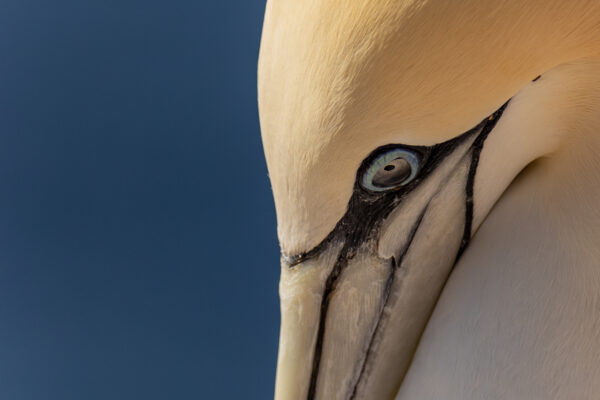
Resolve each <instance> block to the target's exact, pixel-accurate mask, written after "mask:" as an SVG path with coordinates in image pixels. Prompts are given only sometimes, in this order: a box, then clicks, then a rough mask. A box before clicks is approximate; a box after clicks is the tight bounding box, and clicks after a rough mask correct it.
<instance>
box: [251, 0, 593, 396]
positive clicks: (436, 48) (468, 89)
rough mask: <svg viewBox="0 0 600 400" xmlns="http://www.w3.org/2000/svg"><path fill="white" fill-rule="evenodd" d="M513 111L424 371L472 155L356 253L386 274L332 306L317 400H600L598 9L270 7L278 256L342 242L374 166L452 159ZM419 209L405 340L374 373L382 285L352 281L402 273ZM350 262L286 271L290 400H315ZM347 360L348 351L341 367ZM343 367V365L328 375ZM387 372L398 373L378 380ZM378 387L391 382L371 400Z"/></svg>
mask: <svg viewBox="0 0 600 400" xmlns="http://www.w3.org/2000/svg"><path fill="white" fill-rule="evenodd" d="M538 75H542V77H541V79H539V81H536V82H534V83H532V82H531V81H532V79H534V78H535V77H536V76H538ZM509 98H512V100H511V102H510V104H509V105H508V107H507V109H506V111H505V113H504V115H503V117H502V118H501V119H500V121H499V122H498V124H497V126H496V127H495V128H494V130H493V131H492V133H491V134H490V136H489V138H488V139H487V140H486V142H485V146H484V147H483V150H482V152H481V156H480V160H479V165H478V167H477V173H476V175H475V184H474V187H473V189H474V196H473V198H474V199H473V201H474V213H473V227H474V228H475V229H476V228H477V227H479V226H480V225H481V228H480V230H479V232H478V233H477V234H475V235H474V237H473V241H472V243H471V245H470V247H469V248H468V249H467V251H466V252H465V253H464V254H463V256H462V257H461V258H460V260H459V262H458V264H457V265H456V268H455V269H454V272H453V273H452V275H451V276H450V278H449V280H448V283H447V284H446V286H445V289H444V293H443V294H442V297H441V298H440V301H439V302H438V303H437V305H436V306H435V311H434V312H433V315H432V316H431V320H430V322H429V324H428V328H427V329H426V330H425V333H424V335H423V337H422V338H421V341H420V344H419V348H418V350H417V353H416V356H415V358H414V360H413V362H412V363H411V362H410V355H411V354H412V352H413V351H414V348H415V347H416V344H417V342H416V341H417V340H418V338H419V336H420V335H421V334H422V333H423V329H424V327H425V323H426V321H427V319H428V318H429V316H430V315H431V310H432V308H433V306H434V305H435V301H436V299H437V294H438V293H439V291H440V290H441V288H442V287H443V286H444V284H445V282H446V277H447V276H448V274H449V273H450V272H449V271H450V270H449V268H451V267H452V264H453V261H454V260H453V259H452V256H451V254H454V252H455V249H456V248H457V246H458V243H459V242H457V240H458V241H459V240H460V237H459V234H460V229H462V226H463V225H462V224H463V221H462V220H461V219H460V218H459V217H458V216H460V215H462V214H461V212H462V211H461V209H459V208H456V207H458V205H459V204H462V203H461V202H462V201H463V200H462V197H461V196H464V194H463V193H462V192H461V191H460V190H459V189H460V187H461V185H464V179H465V178H464V177H465V176H466V172H465V171H466V170H467V169H468V163H467V161H468V160H467V159H466V158H464V157H466V155H463V154H470V153H468V150H466V148H465V150H464V152H467V153H461V152H457V153H455V156H453V157H454V158H452V157H450V158H448V161H447V162H445V163H443V164H442V165H441V166H440V167H439V170H437V171H436V174H437V175H434V176H433V177H432V178H430V179H428V180H427V181H426V182H425V183H424V184H423V185H421V186H420V187H419V189H418V190H419V191H420V192H419V191H416V192H415V194H414V195H413V196H412V197H410V198H408V199H406V201H405V203H406V204H400V205H399V206H398V208H397V209H396V210H395V211H394V212H392V213H391V214H390V217H388V218H387V219H386V220H385V222H384V223H383V225H382V226H383V228H382V233H381V235H380V236H379V237H378V239H377V240H376V242H374V243H365V245H364V246H363V250H360V251H363V252H364V251H367V250H368V251H371V252H373V251H375V252H376V255H371V256H364V257H363V256H360V257H363V258H360V257H359V259H360V260H361V261H360V263H359V261H356V260H354V261H351V262H350V264H349V266H348V269H347V271H348V272H347V273H346V275H347V276H346V275H344V276H343V279H345V280H344V281H342V283H340V285H339V286H338V287H336V288H334V291H333V292H332V295H331V296H332V301H331V305H330V307H331V309H332V310H334V311H335V310H337V311H335V312H333V311H332V312H330V313H329V314H328V316H327V318H329V320H328V321H329V322H328V324H329V325H327V326H328V328H327V329H328V330H327V332H328V333H325V335H324V343H325V344H324V349H323V362H322V368H321V371H320V372H319V375H318V376H319V377H320V378H319V379H320V380H318V381H317V384H316V389H315V390H316V392H315V393H316V394H315V395H314V396H316V397H315V398H346V397H348V396H349V393H350V392H348V391H347V389H345V388H344V390H341V389H340V390H339V391H336V390H337V389H336V388H337V387H342V386H345V385H350V386H352V385H354V386H355V387H356V389H355V391H354V394H353V395H354V396H356V397H357V398H391V397H390V396H392V397H393V396H394V395H395V392H396V391H397V390H398V388H400V391H399V394H398V398H401V399H425V398H444V399H466V400H467V399H480V398H490V399H504V398H507V399H508V398H510V399H520V398H522V399H536V398H540V399H542V398H544V399H562V398H596V397H598V396H600V384H597V383H596V382H600V354H599V353H600V350H596V349H600V328H599V326H600V308H599V307H598V304H600V300H599V297H598V296H599V295H598V293H600V278H599V273H598V272H597V271H600V251H599V248H600V229H599V228H597V227H598V226H600V216H599V209H600V189H598V188H600V132H598V131H599V130H600V3H599V2H597V1H595V0H593V1H582V0H577V1H570V2H566V1H557V0H550V1H527V2H524V1H520V0H507V1H501V2H494V1H476V0H424V1H416V0H415V1H386V0H366V1H361V2H353V3H351V4H350V3H343V2H338V1H333V0H307V1H303V2H297V1H291V0H269V2H268V4H267V10H266V15H265V27H264V32H263V40H262V45H261V53H260V63H259V105H260V113H261V126H262V130H263V142H264V147H265V154H266V158H267V164H268V167H269V175H270V178H271V182H272V186H273V193H274V198H275V205H276V210H277V217H278V233H279V239H280V242H281V247H282V252H283V254H284V255H294V254H299V253H302V252H306V251H309V250H311V249H313V248H314V247H315V246H317V245H318V244H319V243H321V242H322V241H323V240H324V239H325V238H326V237H327V235H328V234H329V233H330V232H332V231H333V230H334V228H335V227H336V224H337V223H338V221H340V219H341V218H342V217H343V216H344V215H345V213H346V212H347V211H348V202H349V199H350V198H351V196H352V193H353V190H354V183H355V179H356V174H357V170H358V168H359V167H360V165H361V163H362V162H363V160H364V159H365V157H367V156H368V155H369V154H370V153H371V152H372V151H373V150H374V149H376V148H378V147H379V146H382V145H387V144H390V143H400V144H406V145H423V146H430V145H434V144H436V143H441V142H444V141H447V140H449V139H451V138H454V137H457V136H459V135H460V134H462V133H463V132H465V131H467V130H469V129H470V128H472V127H473V126H475V125H476V124H477V123H478V122H479V121H480V120H482V119H483V118H485V117H486V116H487V115H489V114H491V113H492V112H493V111H494V110H496V109H497V108H498V107H499V106H500V105H502V104H503V103H504V102H505V101H506V100H507V99H509ZM469 145H470V144H469ZM461 151H463V150H461ZM535 160H538V161H536V163H535V164H533V165H531V166H530V167H528V171H529V172H527V173H526V174H524V175H523V176H521V177H520V178H519V179H518V180H517V181H516V182H515V183H513V184H511V181H512V180H513V179H514V177H515V176H516V175H517V174H518V173H519V172H520V171H522V170H523V169H524V168H525V167H526V166H527V165H528V164H530V163H531V162H533V161H535ZM444 171H447V172H444ZM461 171H462V172H461ZM505 192H506V194H505V195H504V196H503V193H505ZM502 196H503V197H502ZM425 198H427V199H432V200H431V201H430V202H429V203H428V204H433V206H429V208H427V206H426V208H425V209H426V210H428V211H427V214H425V217H424V220H423V224H422V227H420V228H419V231H418V232H417V233H416V236H415V239H414V243H415V244H414V245H412V248H411V251H410V252H408V253H407V254H406V259H405V260H404V262H405V263H406V264H407V265H408V267H407V268H406V271H407V272H406V276H404V277H400V278H401V279H400V281H401V282H403V283H404V285H403V286H402V291H400V289H398V290H399V291H398V293H400V294H398V295H397V296H399V297H398V299H399V300H398V301H397V304H396V305H394V306H393V307H392V306H390V305H387V303H386V306H385V307H384V309H383V314H382V315H388V314H389V315H390V316H388V317H386V318H388V320H393V319H394V318H397V319H398V322H397V323H396V325H395V326H396V328H394V329H396V330H394V329H390V332H396V335H400V336H402V337H391V338H390V335H391V333H388V336H385V335H384V334H382V335H381V337H379V336H377V340H375V341H374V342H373V343H374V345H373V347H372V349H379V352H376V354H375V355H377V357H375V358H374V360H375V361H372V362H370V361H365V358H364V357H365V355H364V351H365V350H364V348H365V346H364V345H363V344H361V343H363V342H365V341H366V340H367V339H365V338H368V337H369V335H373V331H372V328H368V327H367V326H371V325H370V324H371V322H370V321H371V319H370V318H371V316H372V315H374V314H373V313H375V314H376V313H377V306H376V304H379V303H378V302H377V301H379V300H377V299H379V297H374V296H376V295H375V294H376V293H378V292H377V290H379V289H373V288H372V287H370V286H369V287H367V286H366V285H365V284H364V283H365V282H373V285H375V286H374V287H379V286H381V285H380V283H377V282H379V281H378V279H383V276H384V275H383V273H382V274H378V273H377V272H373V273H372V275H370V276H371V277H370V278H368V279H367V278H366V276H367V275H360V274H366V273H367V272H364V270H365V268H366V267H365V268H362V267H361V265H364V264H365V263H367V264H368V265H371V266H372V265H384V264H380V263H382V262H383V261H382V260H388V259H389V257H391V256H394V255H398V254H397V251H398V248H396V247H395V246H394V243H395V242H396V241H397V242H398V243H399V244H400V243H403V241H406V237H407V235H408V231H407V230H406V226H408V225H411V224H412V223H413V220H414V218H415V215H416V214H418V210H420V209H421V208H422V207H423V204H421V200H422V199H425ZM498 199H501V200H500V202H499V203H498V204H497V205H496V206H495V207H494V204H495V203H496V202H497V201H498ZM428 201H429V200H428ZM455 206H456V207H455ZM492 207H494V208H493V209H492ZM490 210H492V211H491V214H490V216H489V217H487V215H488V212H490ZM486 217H487V218H486ZM436 226H438V227H440V228H439V229H441V227H445V228H444V229H446V231H444V232H442V231H439V230H438V231H436ZM452 229H454V230H455V231H453V230H452ZM475 229H474V230H473V232H474V231H475ZM340 246H341V245H338V247H336V248H335V249H332V250H331V251H329V250H328V252H326V253H324V254H322V255H321V256H319V257H318V258H317V259H313V260H308V261H307V262H305V263H303V264H301V265H299V267H301V268H297V269H295V270H291V269H290V267H289V265H287V264H286V262H283V265H282V271H283V272H282V286H281V287H280V291H281V295H282V333H281V342H280V359H279V367H278V387H277V391H276V397H277V398H279V399H288V398H289V399H296V398H306V396H307V393H308V389H307V386H308V380H309V378H310V373H311V372H310V369H311V365H312V361H311V360H312V359H311V357H310V356H309V355H307V354H308V353H310V351H312V349H313V348H314V346H316V344H315V343H316V342H315V341H316V326H317V325H318V313H319V310H322V301H323V297H322V296H323V290H324V286H325V280H326V277H327V275H328V274H329V273H331V270H332V268H333V267H332V266H333V263H334V260H335V258H336V254H337V252H339V251H340ZM365 249H366V250H365ZM360 254H363V253H360ZM370 254H371V253H370ZM444 257H445V258H444ZM368 260H371V261H368ZM361 263H362V264H361ZM413 266H414V267H413ZM419 267H421V270H419ZM436 268H437V269H436ZM352 271H357V272H356V274H358V275H355V276H353V275H352V274H353V272H352ZM373 271H375V270H373ZM411 271H412V272H411ZM428 271H431V272H428ZM411 274H412V275H411ZM427 274H430V275H427ZM369 279H371V280H369ZM402 279H404V281H402ZM410 282H413V283H412V286H410V287H408V288H407V286H409V285H408V284H409V283H410ZM342 288H346V289H342ZM411 288H414V289H415V290H413V292H411ZM416 288H419V289H418V290H416ZM336 290H337V292H336ZM369 290H371V291H372V292H369ZM342 293H345V294H343V296H342ZM393 293H396V292H392V298H393V299H392V300H394V299H396V298H395V297H394V294H393ZM403 296H404V297H403ZM419 296H421V297H419ZM342 297H344V299H345V300H342ZM338 298H339V300H338ZM376 300H377V301H376ZM336 301H339V303H338V302H336ZM371 303H372V304H373V305H372V306H368V304H371ZM403 304H404V306H403ZM363 307H364V310H363V311H361V312H363V313H364V317H363V319H361V318H358V320H357V321H356V322H354V323H355V324H359V322H361V321H362V323H364V324H365V327H361V328H360V329H359V328H358V325H356V326H357V328H356V332H367V333H360V334H359V333H356V334H355V333H354V332H353V329H352V325H348V326H347V327H344V326H343V324H344V323H346V322H347V321H348V320H352V318H353V317H356V312H357V311H356V310H359V309H360V310H362V309H363ZM394 307H395V308H394ZM553 310H554V311H555V313H556V314H553V312H554V311H553ZM538 315H539V317H538ZM373 318H375V317H373ZM375 320H377V318H375V319H373V321H375ZM332 321H337V322H332ZM386 321H387V320H386ZM407 321H410V322H407ZM388 323H389V322H388ZM389 324H392V325H393V323H389ZM334 325H335V326H334ZM336 329H337V330H336ZM365 329H366V331H365ZM369 329H371V330H369ZM344 332H347V337H344V335H343V333H344ZM400 332H402V333H400ZM344 341H348V343H353V344H352V345H350V344H348V346H349V347H348V348H347V349H346V350H345V351H344V343H345V342H344ZM394 341H396V342H398V343H394ZM300 342H302V343H303V344H299V343H300ZM336 346H339V347H336ZM334 348H338V350H336V351H335V352H337V353H340V352H346V353H347V358H346V361H344V362H343V363H340V362H339V360H338V361H335V360H336V359H335V357H336V356H335V354H333V353H332V354H329V353H328V349H334ZM372 349H371V350H370V351H371V352H373V351H375V350H372ZM382 349H383V350H382ZM335 352H334V353H335ZM383 353H389V354H397V356H396V358H399V359H402V360H403V361H402V362H399V361H398V362H397V361H393V360H392V361H385V360H383V361H377V360H378V359H379V360H382V359H385V358H386V357H385V356H384V355H382V356H380V355H379V354H383ZM369 354H370V353H369ZM369 357H370V356H367V359H368V360H370V359H369ZM373 357H374V356H373ZM349 363H358V364H360V363H365V367H364V368H363V369H364V371H363V372H360V371H359V370H360V368H358V369H357V368H354V369H352V368H349V369H348V370H347V371H346V370H345V369H344V368H345V365H346V364H349ZM378 363H379V364H378ZM386 363H387V364H386ZM300 364H302V365H300ZM340 364H343V367H342V366H340V367H339V369H338V367H336V365H340ZM358 364H357V365H358ZM383 365H386V368H383V367H380V366H383ZM391 365H397V368H395V369H394V368H390V367H389V366H391ZM409 365H410V369H409V372H408V374H407V375H406V379H404V380H402V378H403V376H404V372H405V370H406V368H407V367H408V366H409ZM378 367H380V368H381V369H385V371H383V370H382V371H379V372H378V369H377V368H378ZM390 369H391V370H392V371H391V372H390ZM365 371H366V372H365ZM369 374H371V375H369ZM370 376H373V377H374V378H373V379H374V380H373V382H390V381H393V382H392V383H391V384H390V385H389V387H387V386H386V384H380V383H377V384H375V383H373V384H370V383H369V382H370V380H369V379H370ZM326 377H329V378H326ZM400 383H402V385H401V386H400ZM308 396H309V397H310V394H308ZM372 396H375V397H372Z"/></svg>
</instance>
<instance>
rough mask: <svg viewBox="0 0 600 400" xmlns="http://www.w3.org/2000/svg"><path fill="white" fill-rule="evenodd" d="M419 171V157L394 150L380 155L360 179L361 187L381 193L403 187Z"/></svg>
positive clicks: (400, 150) (405, 151)
mask: <svg viewBox="0 0 600 400" xmlns="http://www.w3.org/2000/svg"><path fill="white" fill-rule="evenodd" d="M418 170H419V157H418V156H417V155H416V154H415V153H413V152H411V151H408V150H404V149H394V150H390V151H387V152H385V153H383V154H380V155H379V156H378V157H377V158H376V159H375V160H373V162H372V163H371V165H370V166H369V168H368V169H367V171H366V172H365V174H364V175H363V177H362V180H361V186H362V187H363V188H365V189H367V190H370V191H372V192H383V191H386V190H390V189H395V188H397V187H399V186H404V185H406V184H407V183H409V182H410V181H412V180H413V179H414V178H415V176H416V175H417V172H418Z"/></svg>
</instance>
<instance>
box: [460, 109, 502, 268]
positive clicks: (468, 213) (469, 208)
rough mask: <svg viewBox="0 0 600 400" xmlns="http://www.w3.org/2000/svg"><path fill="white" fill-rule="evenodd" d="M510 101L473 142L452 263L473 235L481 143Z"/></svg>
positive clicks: (499, 110) (492, 116)
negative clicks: (462, 222) (459, 236)
mask: <svg viewBox="0 0 600 400" xmlns="http://www.w3.org/2000/svg"><path fill="white" fill-rule="evenodd" d="M509 102H510V99H509V100H508V101H507V102H506V103H504V104H503V105H502V107H500V108H499V109H498V110H497V111H496V112H495V113H493V114H492V115H491V116H490V117H489V119H488V122H487V123H486V124H485V126H484V127H483V129H482V130H481V133H480V134H479V136H477V139H475V141H474V142H473V145H472V149H473V150H472V152H473V154H472V156H471V166H470V168H469V176H468V178H467V185H466V187H465V192H466V204H465V230H464V231H463V237H462V240H461V243H460V249H459V250H458V253H457V255H456V259H455V260H454V264H455V265H456V262H457V261H458V259H459V258H460V256H462V254H463V252H464V251H465V249H466V248H467V246H468V245H469V243H470V242H471V236H472V235H473V232H472V231H473V187H474V185H475V174H476V173H477V166H478V165H479V156H480V155H481V151H482V150H483V144H484V142H485V140H486V139H487V138H488V136H489V134H490V132H491V131H492V129H494V127H495V126H496V124H497V123H498V121H499V120H500V117H502V113H504V109H506V106H507V105H508V103H509Z"/></svg>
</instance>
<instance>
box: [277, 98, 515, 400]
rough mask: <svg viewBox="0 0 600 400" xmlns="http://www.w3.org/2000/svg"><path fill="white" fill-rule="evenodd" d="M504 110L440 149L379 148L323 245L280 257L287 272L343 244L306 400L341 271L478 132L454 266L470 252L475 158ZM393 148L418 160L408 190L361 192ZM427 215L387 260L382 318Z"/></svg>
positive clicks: (324, 304)
mask: <svg viewBox="0 0 600 400" xmlns="http://www.w3.org/2000/svg"><path fill="white" fill-rule="evenodd" d="M509 101H510V100H509ZM507 105H508V101H507V102H506V103H504V104H503V105H502V106H501V107H500V108H499V109H498V110H497V111H496V112H494V113H493V114H492V115H491V116H489V117H488V118H486V119H485V120H483V121H482V122H480V123H479V124H478V125H477V126H476V127H474V128H473V129H470V130H469V131H467V132H465V133H463V134H462V135H460V136H458V137H456V138H454V139H451V140H449V141H446V142H443V143H439V144H436V145H433V146H429V147H428V146H407V145H400V144H389V145H385V146H381V147H379V148H377V149H376V150H375V151H373V152H372V153H371V154H370V155H369V156H368V157H367V158H366V159H365V160H364V161H363V163H362V164H361V166H360V168H359V169H358V172H357V175H356V180H355V184H354V191H353V194H352V197H351V198H350V201H349V202H348V208H347V211H346V213H345V214H344V216H343V217H342V218H341V219H340V220H339V221H338V223H337V224H336V226H335V228H334V229H333V231H331V232H330V233H329V235H327V237H326V238H325V239H324V240H323V241H322V242H321V243H319V244H318V245H317V246H315V247H314V248H313V249H311V250H310V251H308V252H305V253H301V254H298V255H293V256H287V255H284V256H283V258H284V260H285V262H286V263H287V264H288V267H289V268H294V267H295V266H297V265H299V264H301V263H302V262H304V261H306V260H308V259H310V258H314V257H316V256H318V255H319V254H320V253H321V252H322V251H323V250H324V249H325V248H327V247H329V245H330V244H331V243H334V242H335V243H339V242H343V246H342V249H341V250H340V252H339V255H338V258H337V260H336V263H335V265H334V267H333V269H332V270H331V272H330V274H329V276H328V277H327V280H326V282H325V291H324V293H323V297H322V299H321V308H320V318H319V327H318V331H317V340H316V344H315V349H314V356H313V366H312V373H311V377H310V383H309V389H308V396H307V399H308V400H314V398H315V395H316V389H317V378H318V375H319V366H320V362H321V353H322V348H323V338H324V334H325V321H326V319H327V311H328V308H329V301H330V299H331V295H332V293H333V292H334V291H335V288H336V284H337V281H338V279H339V277H340V275H341V273H342V271H343V270H344V269H345V267H346V266H347V265H348V261H349V260H351V259H352V258H353V257H354V255H355V254H356V251H357V250H358V248H359V247H360V245H361V244H362V243H366V242H368V241H370V240H376V238H377V236H378V235H377V234H378V232H379V230H380V227H381V224H382V222H383V221H384V220H385V219H386V217H387V216H388V215H389V214H390V213H391V212H392V211H393V210H394V208H395V206H397V205H398V204H399V203H401V202H402V200H403V199H404V198H405V197H406V196H407V195H408V193H410V192H411V191H412V190H413V189H414V188H416V187H417V186H418V185H419V184H420V183H421V182H422V181H423V180H425V179H426V178H427V177H428V176H429V174H430V173H431V172H432V171H433V170H435V169H436V167H437V166H438V165H439V164H440V163H441V162H442V161H443V160H444V159H445V158H446V157H447V156H448V155H449V154H451V153H452V152H453V151H454V150H455V149H456V148H457V147H458V146H459V145H460V144H461V143H463V142H464V141H465V140H467V139H468V138H469V137H471V136H472V135H474V134H475V133H477V132H479V134H478V135H477V137H476V138H475V140H474V141H473V144H472V145H471V152H472V156H471V165H470V168H469V175H468V177H467V184H466V187H465V192H466V205H465V214H466V215H465V227H464V231H463V238H462V241H461V245H460V248H459V250H458V253H457V256H456V260H455V264H456V261H457V260H458V259H459V257H460V256H461V255H462V253H463V252H464V250H465V249H466V247H467V246H468V244H469V241H470V238H471V234H472V232H471V231H472V223H473V185H474V183H475V174H476V172H477V166H478V163H479V156H480V154H481V151H482V149H483V144H484V142H485V140H486V139H487V137H488V136H489V134H490V132H491V131H492V129H493V128H494V127H495V126H496V123H497V122H498V120H499V119H500V117H501V116H502V113H503V112H504V110H505V108H506V106H507ZM395 148H404V149H408V150H410V151H413V152H414V153H415V154H417V155H418V157H419V161H420V164H421V167H420V170H419V172H418V174H417V176H416V177H415V178H414V179H413V180H412V181H411V182H410V183H408V184H407V185H405V186H400V187H398V188H397V189H394V190H390V191H385V192H377V193H375V192H370V191H368V190H366V189H364V188H363V187H362V186H360V184H359V182H360V178H361V177H362V175H363V174H364V173H365V171H366V169H367V168H368V167H369V165H370V164H371V163H372V162H373V160H374V159H375V158H377V157H378V156H379V155H380V154H381V153H382V152H386V151H389V150H390V149H395ZM426 211H427V207H424V209H423V211H422V212H421V214H420V216H419V218H418V219H417V221H416V222H415V224H414V226H413V227H412V229H411V232H410V235H409V239H408V241H407V243H406V244H405V246H404V248H403V249H402V253H401V254H400V256H399V259H398V260H395V259H394V258H392V260H391V264H392V266H391V272H390V276H389V278H388V282H387V284H386V285H385V289H384V291H385V293H383V296H382V299H383V303H384V304H383V305H382V307H381V312H382V311H383V307H385V303H386V302H387V299H388V298H389V290H390V288H391V284H392V281H393V275H395V271H396V270H397V269H398V268H400V267H401V262H402V258H403V257H404V254H405V253H406V252H407V251H408V248H409V246H410V244H411V242H412V239H413V238H414V236H415V234H416V231H417V230H418V227H419V225H420V223H421V221H422V219H423V217H424V215H425V212H426ZM376 329H377V327H376ZM374 332H375V330H374ZM372 339H373V337H372V338H371V343H372ZM371 343H369V349H370V347H371ZM365 363H366V358H365ZM365 363H363V365H362V366H361V371H360V375H361V376H362V373H363V371H364V367H365ZM359 381H360V376H359V379H358V380H357V382H356V383H355V384H354V388H353V392H352V395H351V397H354V396H355V392H356V387H357V385H358V382H359Z"/></svg>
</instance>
